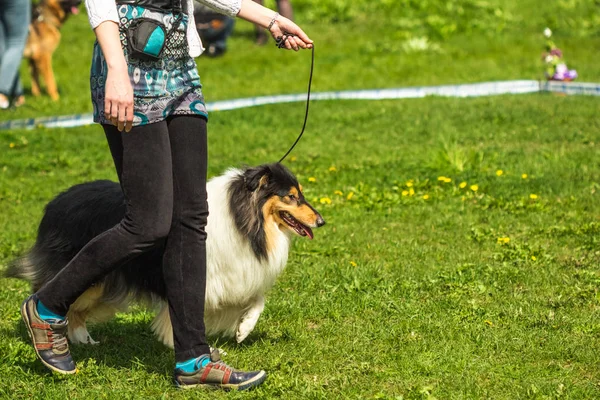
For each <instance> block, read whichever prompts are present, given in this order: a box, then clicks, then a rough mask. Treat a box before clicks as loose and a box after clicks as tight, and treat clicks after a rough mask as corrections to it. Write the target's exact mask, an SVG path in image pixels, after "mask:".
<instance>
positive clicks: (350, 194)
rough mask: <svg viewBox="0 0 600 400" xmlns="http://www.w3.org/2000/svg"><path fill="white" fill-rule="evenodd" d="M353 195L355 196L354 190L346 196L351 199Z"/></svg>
mask: <svg viewBox="0 0 600 400" xmlns="http://www.w3.org/2000/svg"><path fill="white" fill-rule="evenodd" d="M352 196H354V192H350V193H348V196H346V200H350V199H351V198H352Z"/></svg>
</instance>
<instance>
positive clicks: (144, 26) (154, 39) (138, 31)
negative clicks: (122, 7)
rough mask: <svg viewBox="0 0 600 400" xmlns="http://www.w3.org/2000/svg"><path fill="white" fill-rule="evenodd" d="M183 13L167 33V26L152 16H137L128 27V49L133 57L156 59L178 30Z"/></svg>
mask: <svg viewBox="0 0 600 400" xmlns="http://www.w3.org/2000/svg"><path fill="white" fill-rule="evenodd" d="M181 20H182V15H181V14H180V15H178V16H177V19H176V20H175V21H173V27H172V28H171V31H170V32H169V33H168V34H167V30H166V28H165V26H164V25H163V24H162V23H160V22H158V21H156V20H153V19H150V18H137V19H135V20H133V21H132V22H131V24H130V25H129V27H128V28H127V50H128V53H129V55H130V56H131V57H134V58H137V59H140V60H146V61H156V60H158V59H160V56H161V54H162V52H163V50H164V48H165V44H166V43H167V40H168V39H169V38H170V37H171V35H172V34H173V32H175V31H176V30H177V28H178V27H179V24H180V23H181Z"/></svg>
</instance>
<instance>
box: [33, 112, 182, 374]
mask: <svg viewBox="0 0 600 400" xmlns="http://www.w3.org/2000/svg"><path fill="white" fill-rule="evenodd" d="M104 130H105V133H106V136H107V138H108V142H109V146H110V148H111V153H112V154H113V157H114V160H115V167H116V169H117V173H118V175H119V178H120V181H121V187H122V189H123V193H124V194H125V202H126V213H125V216H124V218H123V220H121V222H120V223H119V224H117V225H116V226H114V227H113V228H111V229H109V230H108V231H106V232H104V233H102V234H100V235H98V236H96V237H95V238H94V239H92V240H91V241H90V242H88V243H87V244H86V245H85V246H84V247H83V248H82V249H81V250H80V251H79V253H77V255H76V256H75V257H74V258H73V259H72V260H71V261H70V262H69V263H68V264H67V265H66V266H65V267H64V268H63V269H62V270H61V272H59V273H58V274H57V275H56V276H55V277H54V278H53V279H52V280H51V281H49V282H47V283H46V284H45V285H44V286H43V287H42V288H41V289H40V290H38V291H37V293H35V294H33V295H32V296H30V297H29V298H28V299H27V300H25V302H24V303H23V306H22V314H23V319H24V320H25V324H26V326H27V328H28V329H29V333H30V334H31V336H32V339H33V342H34V346H35V348H36V352H37V354H38V356H39V357H40V358H41V360H42V362H43V363H44V364H45V365H46V366H47V367H48V368H50V369H52V370H54V371H57V372H61V373H74V372H75V364H74V363H73V360H72V358H71V356H70V353H69V350H68V346H67V343H66V337H65V334H66V318H65V316H66V314H67V311H68V309H69V307H70V305H71V304H73V303H74V302H75V300H76V299H77V298H78V297H79V296H80V295H81V294H82V293H83V292H85V291H86V290H87V289H88V288H89V287H90V286H91V285H92V284H94V283H96V282H98V281H99V280H101V279H102V278H103V277H104V276H105V275H106V274H108V273H109V272H111V271H113V270H114V269H115V268H118V267H119V266H120V265H122V264H123V263H125V262H127V261H128V260H130V259H132V258H134V257H136V256H137V255H139V254H141V253H143V252H144V251H147V250H150V249H151V248H152V247H154V245H155V244H156V243H157V242H158V241H161V240H164V239H165V238H166V237H167V235H168V233H169V230H170V229H171V218H172V215H173V180H172V179H173V174H172V169H171V165H172V161H171V148H170V143H169V135H168V130H167V123H166V122H165V121H162V122H159V123H155V124H149V125H144V126H139V127H134V128H133V129H132V130H131V131H130V132H127V133H121V132H119V131H118V130H117V128H116V127H114V126H110V125H105V126H104Z"/></svg>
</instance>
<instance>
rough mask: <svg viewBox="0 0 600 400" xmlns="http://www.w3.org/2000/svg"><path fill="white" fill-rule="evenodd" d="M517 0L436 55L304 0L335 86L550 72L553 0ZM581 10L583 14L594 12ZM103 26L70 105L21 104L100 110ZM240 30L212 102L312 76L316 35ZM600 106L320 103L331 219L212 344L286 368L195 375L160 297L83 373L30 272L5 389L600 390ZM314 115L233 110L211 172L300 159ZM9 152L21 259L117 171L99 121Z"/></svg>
mask: <svg viewBox="0 0 600 400" xmlns="http://www.w3.org/2000/svg"><path fill="white" fill-rule="evenodd" d="M463 2H464V1H463ZM298 3H300V4H299V8H300V10H302V9H303V8H302V7H301V6H303V5H306V4H308V5H310V4H312V3H311V1H308V0H305V1H304V2H301V1H299V2H298ZM325 3H327V2H325ZM330 3H332V4H334V3H335V4H338V3H340V2H333V1H332V2H330ZM341 3H344V2H341ZM383 3H385V4H387V3H389V2H388V1H382V4H383ZM429 3H432V4H433V3H439V2H431V1H430V2H429ZM500 3H502V7H503V8H502V10H504V12H505V13H507V14H510V15H511V18H510V19H509V20H507V21H508V22H506V23H507V27H506V28H504V29H503V30H502V31H501V32H500V33H498V34H497V40H493V41H491V40H489V39H486V38H488V36H486V35H483V34H481V35H479V34H477V32H467V31H465V32H457V33H455V34H452V35H449V36H448V37H442V38H437V37H436V36H435V35H434V34H432V33H430V35H431V41H432V43H435V44H437V45H439V46H440V48H441V49H442V50H443V51H441V50H429V51H424V52H417V53H408V52H406V51H405V50H403V49H402V48H399V49H396V48H395V47H394V45H393V43H395V42H394V41H393V40H392V39H393V37H394V35H395V34H396V33H397V30H392V29H391V28H389V27H388V26H386V24H381V23H376V22H377V19H378V18H377V15H375V16H369V17H367V16H365V15H362V14H360V15H357V16H354V15H352V14H350V15H349V16H348V18H349V19H348V20H344V21H340V22H335V23H331V24H330V23H325V22H319V20H318V18H319V15H320V14H315V15H314V16H312V17H310V18H309V16H311V15H312V14H308V8H304V10H305V11H306V12H307V17H306V20H307V31H309V33H311V36H313V37H314V38H315V39H316V40H317V55H316V57H317V66H316V71H315V74H316V75H315V82H314V90H317V91H323V90H331V89H357V88H374V87H395V86H408V85H421V84H438V83H439V84H442V83H459V82H477V81H482V80H497V79H521V78H525V79H535V78H538V77H539V76H540V70H541V65H540V64H538V62H539V53H540V52H541V46H542V44H543V40H542V39H541V35H540V32H541V30H542V29H543V28H544V27H545V26H544V24H545V23H546V22H547V18H549V17H548V16H547V12H545V13H539V15H538V13H537V11H536V6H540V5H541V4H545V3H542V2H538V1H533V0H528V1H522V2H519V4H517V3H516V2H513V1H508V0H505V1H503V2H500ZM563 3H564V4H567V3H569V4H570V3H573V4H574V5H575V6H574V7H576V6H577V4H585V2H560V4H563ZM327 4H328V3H327ZM315 10H317V11H318V10H319V9H318V8H315ZM576 11H577V9H576V8H575V11H572V12H571V14H568V13H567V15H574V16H573V17H572V18H571V17H570V18H571V19H573V20H574V21H579V20H578V19H577V18H576V17H577V12H576ZM315 12H316V11H315ZM586 15H587V14H586ZM380 17H381V16H380ZM298 18H299V19H300V20H301V18H302V15H301V14H299V15H298ZM369 18H370V19H369ZM582 18H583V17H582ZM590 18H591V17H590ZM584 19H585V18H584ZM365 21H367V22H369V23H368V24H364V23H363V22H365ZM384 21H389V22H390V24H389V25H390V26H391V25H393V24H392V23H391V22H392V21H391V18H390V20H384ZM559 22H560V21H559ZM86 23H87V22H86V21H85V18H84V17H76V18H74V19H73V21H69V23H68V24H67V27H66V28H65V30H66V31H67V32H70V34H73V35H75V36H74V39H73V41H72V42H70V43H69V44H70V45H71V46H73V47H74V48H76V49H77V51H78V55H81V56H80V57H79V56H78V57H72V56H69V55H68V47H67V45H65V46H63V47H61V48H60V49H59V52H61V53H59V55H57V66H56V69H57V75H59V78H58V79H59V84H60V86H61V90H62V92H61V93H62V99H61V101H60V102H59V103H56V104H53V103H51V102H50V101H49V100H47V99H45V98H43V99H41V100H37V99H33V98H28V100H29V104H28V106H27V107H23V108H21V109H18V110H16V111H10V112H9V113H4V114H0V118H2V119H9V118H25V117H33V116H37V115H59V114H69V113H75V112H89V111H90V105H89V100H88V98H89V92H86V90H87V70H88V67H89V57H88V55H89V51H90V46H88V44H89V43H90V40H92V39H91V38H92V36H91V33H90V32H89V28H88V27H87V26H86V25H85V24H86ZM561 23H562V25H560V26H564V27H568V26H569V25H568V21H567V22H561ZM420 29H422V28H420V27H418V26H417V27H415V28H414V32H415V35H422V34H423V33H422V32H421V31H420ZM237 32H238V33H239V34H238V36H237V37H236V38H235V39H234V40H233V41H232V43H231V48H230V52H229V53H228V54H227V55H226V56H225V57H224V58H221V59H218V60H210V59H200V61H199V65H200V67H201V74H202V77H203V80H204V82H206V83H207V86H206V94H207V97H208V99H209V101H210V100H217V99H227V98H235V97H243V96H251V95H264V94H279V93H297V92H302V91H303V90H305V85H306V78H307V76H306V75H307V71H308V62H309V56H308V54H307V53H302V54H291V53H284V52H279V51H276V50H275V49H274V48H271V46H269V47H267V48H259V49H257V48H256V47H254V45H253V44H252V41H251V37H250V36H251V33H252V31H251V27H250V26H248V25H247V24H241V23H240V24H238V27H237ZM592 33H593V32H592ZM557 34H558V33H557ZM562 34H563V35H564V40H559V38H556V40H557V42H559V43H558V44H559V46H561V47H563V50H564V51H565V53H567V52H568V55H569V60H572V61H573V64H574V66H576V68H577V69H578V70H579V71H580V74H581V76H582V80H583V81H596V82H598V81H600V66H599V65H598V63H597V62H594V59H593V57H594V54H595V53H594V51H593V49H594V48H595V49H597V48H598V46H599V45H600V39H599V38H598V36H597V34H595V33H593V34H589V32H586V34H585V35H583V34H579V33H578V32H569V31H567V30H566V29H563V31H562ZM65 36H66V35H65ZM379 39H381V40H380V42H378V40H379ZM377 43H380V44H377ZM379 45H381V46H384V47H383V48H378V47H377V46H379ZM369 46H375V47H369ZM385 46H387V47H385ZM369 49H372V50H370V51H371V52H369ZM382 49H383V50H386V51H382ZM409 72H410V73H409ZM60 82H62V83H60ZM26 86H27V84H26ZM598 111H599V103H598V99H597V98H594V97H577V96H574V97H565V96H559V95H551V94H534V95H518V96H497V97H489V98H477V99H447V98H437V97H429V98H425V99H416V100H398V101H374V102H362V101H361V102H359V101H340V102H330V101H323V102H315V103H314V104H312V106H311V115H310V119H309V124H308V128H307V132H306V134H305V137H304V138H303V139H302V141H301V142H300V143H299V145H298V147H297V148H296V150H294V152H293V153H292V155H291V156H290V158H289V159H288V160H287V161H286V162H285V164H286V165H287V166H288V167H289V168H291V169H292V170H293V171H294V173H295V174H296V175H297V176H298V178H299V180H300V182H301V183H302V184H303V186H304V190H305V195H306V196H307V198H308V199H309V200H310V201H311V202H312V203H313V205H315V206H316V207H317V208H318V209H319V211H320V212H321V213H322V214H323V216H324V218H325V219H326V220H327V225H326V226H324V227H323V228H320V229H318V230H316V231H315V236H316V237H315V239H314V240H313V241H309V240H306V239H303V238H298V239H297V240H296V241H295V243H294V246H293V250H292V252H291V256H290V260H289V263H288V266H287V268H286V270H285V272H284V274H283V275H282V276H281V277H280V279H279V280H278V282H277V284H276V286H275V287H274V289H273V290H272V292H271V293H270V294H269V295H268V297H267V304H266V308H265V312H264V314H263V316H262V317H261V319H260V320H259V323H258V325H257V327H256V329H255V331H254V332H253V333H252V334H251V336H250V337H249V338H248V339H247V341H245V342H244V343H243V344H241V345H236V344H235V343H232V342H226V341H223V340H222V339H219V338H213V339H212V341H211V343H212V344H213V345H215V346H218V347H220V348H222V349H224V350H226V351H227V352H228V355H227V356H226V357H225V359H226V361H227V362H228V363H230V364H232V365H234V366H238V367H240V368H263V369H265V370H266V371H267V372H268V374H269V377H268V380H267V382H266V384H265V385H263V386H261V387H260V388H258V389H257V390H255V391H252V392H250V393H239V394H235V393H234V394H224V393H208V394H206V393H202V392H197V391H192V392H189V391H186V392H182V391H178V390H176V389H175V388H173V387H172V385H171V382H170V376H171V372H172V367H173V362H174V359H173V355H172V351H171V350H169V349H167V348H165V347H164V346H163V345H162V344H160V343H159V342H158V341H157V340H156V339H155V338H154V337H153V335H152V333H151V331H150V328H149V323H150V321H151V320H152V317H153V312H152V310H145V309H141V308H139V307H133V309H132V312H131V313H126V314H119V315H118V317H117V318H116V319H115V320H113V321H111V322H109V323H106V324H100V325H95V326H92V327H91V328H90V332H91V334H92V336H93V337H94V338H95V339H96V340H99V341H100V342H101V344H100V345H98V346H72V352H73V355H74V358H75V359H76V361H77V364H78V368H79V370H80V372H79V373H78V374H77V375H76V376H72V377H67V378H63V377H58V376H55V375H51V374H50V373H48V372H46V370H45V369H44V368H43V367H42V366H41V364H40V363H39V361H37V360H36V358H35V353H34V351H33V349H32V347H31V345H30V344H29V341H28V339H27V336H26V333H25V331H24V328H23V326H22V323H21V322H20V315H19V312H18V307H19V305H20V303H21V301H22V300H23V299H24V298H25V297H26V296H27V294H28V290H29V288H28V286H27V284H26V283H24V282H22V281H18V280H14V279H5V278H0V340H1V344H0V377H2V380H1V382H0V397H1V398H11V399H14V398H48V399H63V398H66V397H70V398H89V399H95V398H144V399H147V398H176V399H184V398H190V399H191V398H265V399H266V398H275V397H278V398H284V399H288V398H290V399H310V398H327V399H333V398H381V399H433V398H437V399H482V398H486V399H487V398H494V399H517V398H532V399H546V398H548V399H554V398H568V399H593V398H600V367H599V366H600V354H599V352H598V351H597V349H598V348H599V347H600V313H599V309H600V295H599V293H598V287H599V286H600V285H599V284H600V268H599V265H600V218H599V216H600V202H599V201H598V191H599V190H600V158H598V153H599V145H600V120H599V119H598V117H597V115H598ZM303 112H304V110H303V108H302V106H301V105H300V104H284V105H272V106H264V107H260V108H250V109H243V110H236V111H229V112H215V113H213V114H212V115H211V121H210V124H209V129H210V135H209V137H210V139H209V141H210V170H209V174H210V175H211V176H214V175H217V174H219V173H221V172H222V171H223V170H224V169H226V168H228V167H230V166H232V165H234V166H237V165H242V164H250V165H255V164H260V163H264V162H272V161H274V160H277V159H279V158H280V157H281V155H283V153H285V151H286V150H287V147H288V146H289V145H290V144H291V142H293V140H294V139H295V135H297V133H298V131H299V128H300V126H301V122H302V117H303ZM0 148H1V149H2V151H1V152H0V154H1V155H0V205H1V206H2V207H1V208H0V226H2V227H3V233H2V235H0V269H3V268H4V266H5V265H6V264H7V263H8V262H9V261H10V260H11V259H13V258H14V257H16V256H18V255H20V254H22V253H23V252H24V251H26V250H27V248H28V247H30V246H31V245H32V244H33V242H34V240H35V235H36V228H37V224H38V223H39V220H40V217H41V215H42V212H43V207H44V205H45V204H46V203H47V202H48V201H49V200H50V199H52V198H53V196H55V195H56V194H57V193H59V192H60V191H62V190H64V189H66V188H68V187H69V186H71V185H73V184H76V183H80V182H84V181H89V180H93V179H116V175H115V173H114V171H113V166H112V161H111V158H110V154H109V152H108V150H107V148H106V144H105V139H104V137H103V134H102V132H101V129H100V128H98V127H96V126H91V127H81V128H73V129H52V130H46V129H38V130H32V131H24V130H12V131H0Z"/></svg>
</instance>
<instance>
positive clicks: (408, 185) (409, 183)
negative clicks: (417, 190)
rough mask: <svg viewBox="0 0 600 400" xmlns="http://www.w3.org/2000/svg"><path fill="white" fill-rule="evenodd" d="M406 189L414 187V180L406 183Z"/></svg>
mask: <svg viewBox="0 0 600 400" xmlns="http://www.w3.org/2000/svg"><path fill="white" fill-rule="evenodd" d="M406 187H413V180H412V179H411V180H410V181H407V182H406Z"/></svg>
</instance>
